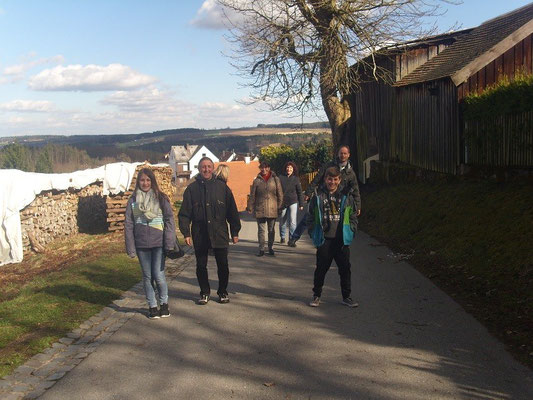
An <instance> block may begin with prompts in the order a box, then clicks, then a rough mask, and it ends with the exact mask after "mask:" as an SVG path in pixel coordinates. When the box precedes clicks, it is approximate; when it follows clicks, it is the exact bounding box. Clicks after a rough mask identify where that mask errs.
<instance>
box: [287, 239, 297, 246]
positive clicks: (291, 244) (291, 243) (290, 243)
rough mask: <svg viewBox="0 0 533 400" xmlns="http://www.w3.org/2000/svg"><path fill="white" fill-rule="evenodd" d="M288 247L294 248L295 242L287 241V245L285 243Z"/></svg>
mask: <svg viewBox="0 0 533 400" xmlns="http://www.w3.org/2000/svg"><path fill="white" fill-rule="evenodd" d="M287 245H288V246H289V247H296V242H295V241H294V240H292V239H289V243H287Z"/></svg>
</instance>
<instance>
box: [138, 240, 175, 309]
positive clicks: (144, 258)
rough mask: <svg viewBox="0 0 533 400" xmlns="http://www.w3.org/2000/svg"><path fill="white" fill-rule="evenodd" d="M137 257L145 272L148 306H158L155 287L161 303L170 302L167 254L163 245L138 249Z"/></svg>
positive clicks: (145, 291)
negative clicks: (166, 270) (166, 268)
mask: <svg viewBox="0 0 533 400" xmlns="http://www.w3.org/2000/svg"><path fill="white" fill-rule="evenodd" d="M137 257H139V262H140V263H141V269H142V273H143V286H144V294H145V295H146V301H147V302H148V307H150V308H153V307H157V299H156V295H155V288H157V292H158V294H159V304H166V303H168V286H167V280H166V279H165V255H164V254H163V248H162V247H153V248H151V249H137Z"/></svg>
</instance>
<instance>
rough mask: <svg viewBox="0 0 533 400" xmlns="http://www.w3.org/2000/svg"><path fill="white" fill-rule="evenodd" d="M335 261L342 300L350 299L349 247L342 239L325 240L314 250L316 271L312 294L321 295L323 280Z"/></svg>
mask: <svg viewBox="0 0 533 400" xmlns="http://www.w3.org/2000/svg"><path fill="white" fill-rule="evenodd" d="M333 260H335V262H336V263H337V269H338V272H339V276H340V279H341V293H342V298H343V299H345V298H347V297H350V294H351V292H352V272H351V265H350V246H345V245H344V243H343V241H342V237H341V238H334V239H327V238H326V241H325V242H324V244H323V245H322V246H320V247H319V248H318V249H317V250H316V269H315V279H314V287H313V293H314V295H315V296H319V297H320V296H321V295H322V286H324V278H325V277H326V273H327V272H328V270H329V267H330V266H331V263H332V262H333Z"/></svg>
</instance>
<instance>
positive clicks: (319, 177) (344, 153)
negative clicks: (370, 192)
mask: <svg viewBox="0 0 533 400" xmlns="http://www.w3.org/2000/svg"><path fill="white" fill-rule="evenodd" d="M330 167H337V168H339V170H340V171H341V182H340V185H339V192H340V193H342V194H346V195H348V194H350V195H352V197H353V199H354V201H355V204H356V206H357V216H359V215H360V214H361V195H360V193H359V184H358V183H357V175H356V174H355V171H354V170H353V168H352V164H351V163H350V148H349V147H348V146H347V145H341V146H339V148H338V150H337V157H336V159H335V160H333V161H330V162H328V163H326V164H324V165H323V166H322V167H321V168H320V169H319V171H318V173H317V174H316V176H315V177H314V178H313V180H312V181H311V183H310V184H309V186H308V187H307V189H305V200H306V201H309V199H310V198H311V196H312V195H313V193H314V192H315V190H316V189H317V188H318V186H319V185H321V184H322V183H323V182H324V177H325V173H326V171H327V169H328V168H330ZM306 227H307V214H306V215H305V216H304V217H303V218H302V220H301V221H300V222H299V223H298V226H297V227H296V229H295V231H294V234H293V237H292V240H290V241H289V246H292V247H295V246H296V241H297V240H298V239H300V236H302V234H303V232H304V231H305V228H306Z"/></svg>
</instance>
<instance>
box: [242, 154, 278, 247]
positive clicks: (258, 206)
mask: <svg viewBox="0 0 533 400" xmlns="http://www.w3.org/2000/svg"><path fill="white" fill-rule="evenodd" d="M259 170H260V171H261V172H260V173H259V175H257V177H256V178H255V179H254V182H253V184H252V189H251V191H250V197H249V198H248V207H247V210H248V212H249V213H253V215H254V217H255V218H256V219H257V237H258V241H259V253H257V256H258V257H262V256H264V255H265V226H266V227H267V229H268V254H270V255H271V256H273V255H274V249H273V248H272V247H273V245H274V236H275V234H276V233H275V225H276V219H277V218H278V215H279V210H280V209H281V204H282V202H283V189H282V188H281V182H280V181H279V178H278V177H277V176H276V174H275V173H274V172H273V171H271V170H270V165H269V164H268V163H267V162H265V161H262V162H261V164H259Z"/></svg>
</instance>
